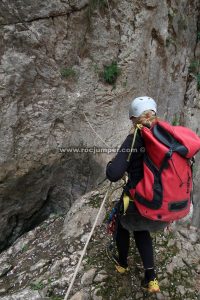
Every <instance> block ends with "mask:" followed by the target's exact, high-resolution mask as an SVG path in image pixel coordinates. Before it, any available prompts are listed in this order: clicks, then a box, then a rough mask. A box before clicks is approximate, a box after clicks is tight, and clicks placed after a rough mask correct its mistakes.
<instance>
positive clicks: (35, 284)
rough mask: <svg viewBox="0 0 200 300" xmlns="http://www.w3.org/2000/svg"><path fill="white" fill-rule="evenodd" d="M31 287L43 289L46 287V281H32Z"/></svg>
mask: <svg viewBox="0 0 200 300" xmlns="http://www.w3.org/2000/svg"><path fill="white" fill-rule="evenodd" d="M30 287H31V289H32V290H42V289H43V288H44V287H45V285H44V283H42V282H41V281H39V282H33V283H31V285H30Z"/></svg>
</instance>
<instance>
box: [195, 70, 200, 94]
mask: <svg viewBox="0 0 200 300" xmlns="http://www.w3.org/2000/svg"><path fill="white" fill-rule="evenodd" d="M196 78H197V90H198V91H200V73H198V74H197V76H196Z"/></svg>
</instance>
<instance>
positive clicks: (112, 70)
mask: <svg viewBox="0 0 200 300" xmlns="http://www.w3.org/2000/svg"><path fill="white" fill-rule="evenodd" d="M119 75H120V68H119V67H118V65H117V62H112V63H111V64H110V65H107V66H104V71H103V79H104V81H105V82H106V83H109V84H115V82H116V80H117V77H118V76H119Z"/></svg>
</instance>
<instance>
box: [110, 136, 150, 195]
mask: <svg viewBox="0 0 200 300" xmlns="http://www.w3.org/2000/svg"><path fill="white" fill-rule="evenodd" d="M132 141H133V134H130V135H128V136H127V138H126V139H125V141H124V142H123V144H122V145H121V147H120V149H119V152H118V153H117V155H116V156H115V158H114V159H113V160H112V161H111V162H109V163H108V165H107V167H106V176H107V178H108V179H109V180H110V181H112V182H116V181H118V180H119V179H121V178H122V177H123V175H124V173H125V172H127V173H128V183H127V185H126V188H125V190H126V191H128V190H129V189H130V188H133V187H135V186H136V184H137V183H138V182H139V181H140V180H141V179H142V178H143V157H144V151H145V148H144V142H143V139H142V137H141V134H140V132H139V131H138V133H137V135H136V139H135V145H134V147H133V152H132V153H131V157H130V161H129V162H128V161H127V159H128V156H129V153H130V149H131V144H132Z"/></svg>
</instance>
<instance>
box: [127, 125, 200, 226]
mask: <svg viewBox="0 0 200 300" xmlns="http://www.w3.org/2000/svg"><path fill="white" fill-rule="evenodd" d="M158 123H159V125H160V126H162V127H163V128H165V129H166V130H167V131H169V132H170V134H171V135H172V136H173V137H174V138H175V139H177V141H179V142H180V143H181V144H183V145H184V146H185V147H187V149H188V153H187V158H191V157H192V156H193V155H194V154H196V153H197V152H198V151H199V150H200V138H199V137H198V136H197V135H196V134H195V133H194V132H193V131H191V130H190V129H188V128H185V127H181V126H171V125H170V124H168V123H166V122H164V121H158ZM142 136H143V138H144V141H145V149H146V153H147V154H148V156H149V157H150V159H151V160H152V162H153V163H154V164H155V166H156V167H157V168H158V169H159V168H160V166H161V164H162V161H163V158H164V156H165V154H166V153H167V152H168V150H169V149H168V147H166V146H164V145H163V144H162V143H161V142H159V141H158V140H157V139H156V138H155V137H154V136H153V133H152V131H151V130H150V129H149V128H147V127H143V128H142ZM187 158H184V157H182V156H180V155H179V154H177V153H173V154H172V157H171V159H170V160H169V161H168V163H169V165H168V168H167V169H164V170H163V171H162V175H161V182H162V188H163V199H162V206H161V208H159V209H155V210H154V209H150V208H148V207H146V206H145V205H143V204H141V203H139V202H138V201H137V198H136V197H135V196H134V195H135V193H138V194H139V195H141V196H142V197H144V198H145V199H147V200H148V201H149V202H151V201H153V184H154V174H153V173H152V171H151V170H150V169H149V168H148V166H147V165H146V163H145V162H144V177H143V179H142V180H141V181H140V182H139V183H138V184H137V186H136V187H135V189H132V190H130V193H131V196H132V198H133V199H134V200H135V204H136V206H137V208H138V210H139V212H140V213H141V215H143V216H144V217H146V218H149V219H152V220H159V221H167V222H168V221H174V220H178V219H181V218H183V217H185V216H186V215H187V214H188V213H189V210H190V195H191V190H192V172H191V167H190V162H189V160H188V159H187ZM184 200H188V205H187V207H185V208H184V209H182V210H179V211H169V208H168V207H169V204H170V203H171V202H172V203H174V202H176V203H179V202H181V201H184Z"/></svg>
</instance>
